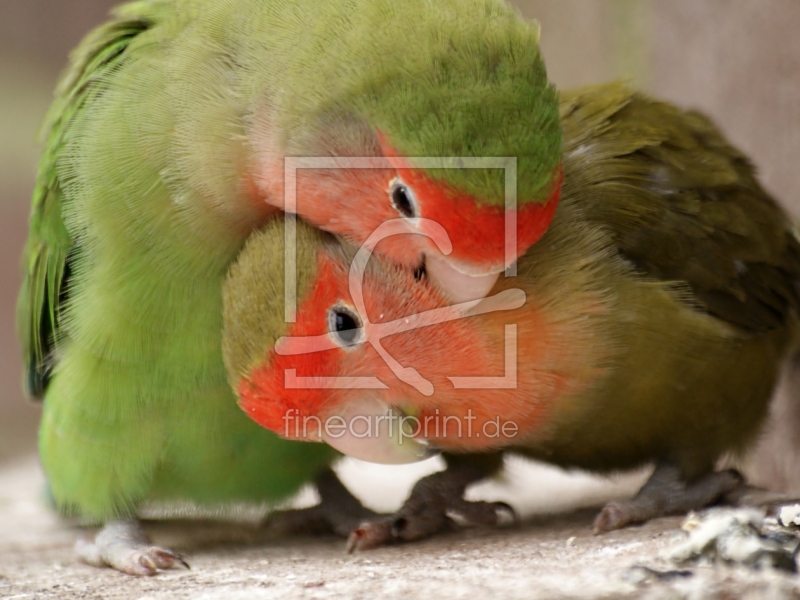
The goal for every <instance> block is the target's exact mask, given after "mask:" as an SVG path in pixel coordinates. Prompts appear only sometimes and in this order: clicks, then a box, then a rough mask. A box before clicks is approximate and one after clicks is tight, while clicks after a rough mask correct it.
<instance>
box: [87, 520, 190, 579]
mask: <svg viewBox="0 0 800 600" xmlns="http://www.w3.org/2000/svg"><path fill="white" fill-rule="evenodd" d="M75 551H76V552H77V554H78V557H79V558H80V559H81V560H82V561H83V562H85V563H87V564H90V565H93V566H95V567H111V568H112V569H116V570H117V571H120V572H122V573H127V574H129V575H139V576H144V575H147V576H149V575H155V574H156V573H158V571H160V570H163V569H171V568H172V567H176V566H182V567H184V568H186V569H188V568H189V564H188V563H187V562H186V561H185V560H184V559H183V557H182V556H181V555H180V554H176V553H175V552H172V551H171V550H167V549H165V548H159V547H158V546H152V545H150V543H149V541H148V540H147V537H146V536H145V535H144V532H143V531H142V529H141V527H140V526H139V523H138V522H137V521H135V520H126V521H111V522H109V523H106V525H105V527H103V529H101V530H100V532H99V533H98V534H97V535H96V536H95V538H94V542H90V541H88V540H78V542H77V543H76V544H75Z"/></svg>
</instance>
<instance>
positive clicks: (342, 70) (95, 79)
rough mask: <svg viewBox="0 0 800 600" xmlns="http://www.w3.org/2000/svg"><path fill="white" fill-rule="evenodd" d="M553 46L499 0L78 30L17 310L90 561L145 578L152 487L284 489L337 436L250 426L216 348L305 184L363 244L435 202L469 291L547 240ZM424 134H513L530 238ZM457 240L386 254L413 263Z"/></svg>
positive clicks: (35, 388) (298, 0)
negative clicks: (242, 264)
mask: <svg viewBox="0 0 800 600" xmlns="http://www.w3.org/2000/svg"><path fill="white" fill-rule="evenodd" d="M537 42H538V27H537V26H535V25H534V24H529V23H526V22H524V21H523V20H522V19H521V18H520V17H519V16H518V15H517V14H516V13H515V12H514V11H513V10H512V9H511V8H509V7H508V6H506V5H505V4H504V3H503V2H501V1H500V0H441V1H438V2H430V1H429V0H403V1H402V2H397V1H396V0H342V1H337V2H327V1H323V0H261V1H254V0H142V1H138V2H131V3H129V4H125V5H123V6H122V7H120V8H118V9H117V10H116V12H115V13H114V17H113V18H112V19H111V20H110V21H109V22H107V23H106V24H104V25H102V26H101V27H99V28H97V29H96V30H95V31H94V32H92V33H91V34H89V35H88V37H87V38H86V39H85V40H84V41H83V42H82V44H81V45H80V47H79V48H78V49H77V50H76V52H75V53H74V55H73V57H72V63H71V66H70V67H69V69H68V71H67V73H66V75H65V76H64V78H63V80H62V82H61V84H60V87H59V88H58V90H57V93H56V99H55V102H54V104H53V107H52V109H51V110H50V112H49V114H48V117H47V120H46V124H45V128H44V135H45V141H46V148H45V151H44V155H43V158H42V161H41V164H40V169H39V174H38V180H37V186H36V190H35V193H34V198H33V208H32V216H31V224H30V236H29V240H28V244H27V246H26V250H25V275H26V278H25V282H24V285H23V289H22V292H21V296H20V300H19V310H18V321H19V333H20V337H21V340H22V343H23V352H24V355H25V359H26V362H27V365H28V376H27V381H28V387H29V391H30V395H31V396H33V397H35V398H40V399H43V402H44V412H43V417H42V423H41V431H40V441H39V446H40V454H41V461H42V465H43V467H44V470H45V472H46V475H47V479H48V482H49V486H50V490H51V491H52V497H53V499H54V501H55V504H56V505H57V506H58V507H59V508H60V509H61V510H62V511H65V512H69V513H77V514H80V515H84V516H87V517H92V518H95V519H98V520H101V521H103V522H105V523H109V527H107V528H106V530H104V531H103V532H102V533H101V534H100V535H98V537H97V538H96V540H95V544H93V545H91V544H87V545H83V546H82V547H81V549H80V552H81V555H82V556H83V557H84V558H86V559H87V560H89V561H90V562H93V563H98V564H102V563H105V564H109V565H111V566H113V567H116V568H117V569H120V570H123V571H127V572H130V573H144V574H151V573H153V572H155V571H156V570H157V569H158V568H160V567H165V566H170V565H172V564H174V563H175V562H176V561H177V560H178V557H177V556H176V555H174V554H173V553H170V552H169V551H165V550H162V549H158V548H150V547H149V546H148V545H147V543H146V540H144V538H143V536H142V535H141V532H140V531H139V529H138V528H137V524H136V522H135V521H133V520H132V519H133V518H134V517H135V515H136V510H137V507H139V506H140V504H141V503H142V502H143V501H145V500H151V499H174V500H181V501H192V502H196V503H199V504H204V505H209V504H219V503H226V502H231V501H244V500H252V501H272V500H279V499H283V498H285V497H286V496H287V495H289V494H291V493H292V492H294V491H295V490H296V489H297V488H298V487H299V486H300V485H301V484H302V483H303V482H305V481H307V480H309V479H310V478H311V477H312V475H313V474H314V473H315V472H317V470H318V469H319V468H320V467H321V466H323V465H326V464H328V463H329V462H330V461H331V460H332V459H333V457H334V456H335V454H334V453H333V452H332V451H331V450H330V449H329V448H325V447H323V446H314V445H307V444H306V445H302V444H295V443H292V442H286V441H284V440H281V439H279V438H278V437H277V436H275V435H273V434H272V433H269V432H266V431H264V430H263V429H261V428H259V427H258V426H257V425H256V424H254V423H253V422H251V421H250V420H249V419H248V418H247V417H246V416H245V415H244V414H243V413H242V412H241V411H240V410H239V409H238V408H237V406H236V400H235V396H234V394H233V393H232V392H231V390H230V388H229V387H228V383H227V378H226V375H225V370H224V367H223V362H222V351H221V328H222V298H221V283H222V280H223V278H224V276H225V273H226V271H227V269H228V266H229V264H230V263H231V262H232V261H233V259H234V258H235V257H236V255H237V253H238V252H239V249H240V247H241V246H242V244H243V243H244V241H245V240H246V239H247V237H248V236H249V235H250V233H251V231H252V230H253V229H254V228H256V227H258V226H260V225H262V224H263V223H265V222H266V221H268V220H269V219H271V218H277V217H279V216H280V215H281V214H282V213H281V209H282V208H283V207H284V206H285V205H286V202H285V200H284V194H285V193H286V194H287V195H288V194H289V192H288V188H289V187H290V186H289V183H290V182H291V183H292V186H291V187H292V189H293V190H294V192H296V193H294V194H293V195H292V196H291V200H292V203H291V204H292V207H293V208H294V210H296V211H297V212H298V213H300V214H301V215H305V216H308V217H309V219H311V220H312V221H313V222H315V224H317V225H318V226H321V227H327V228H328V229H330V230H331V231H334V232H335V233H339V234H342V235H350V236H352V237H354V238H355V239H356V240H357V241H362V240H361V238H363V237H364V236H367V235H368V230H369V228H370V227H374V226H376V225H379V224H380V223H381V222H382V221H383V220H385V219H386V218H391V219H394V218H397V217H398V215H404V216H405V217H406V220H407V223H408V226H409V227H410V228H412V229H413V227H415V226H416V225H417V224H418V223H419V222H420V221H419V219H416V216H418V215H420V214H422V215H424V216H427V217H436V215H437V214H440V213H441V219H440V222H441V223H442V225H443V226H444V227H445V229H447V228H449V237H450V241H451V243H452V246H453V252H452V254H451V256H448V257H444V255H442V256H438V255H437V256H436V257H433V258H432V259H431V261H432V264H431V273H437V272H445V273H447V272H448V269H449V267H448V264H449V263H448V261H451V260H452V262H453V264H454V265H456V267H457V268H455V269H454V270H453V269H450V270H451V271H453V272H452V273H451V277H450V278H449V279H447V278H443V279H442V283H443V286H444V287H445V288H447V287H448V285H451V284H452V290H453V295H454V297H459V295H463V294H466V295H467V296H473V297H477V296H479V295H481V293H482V292H485V291H486V290H485V289H484V288H485V286H486V281H489V282H490V283H491V282H492V281H494V279H495V278H496V277H497V272H498V271H501V270H502V269H503V267H504V266H505V264H506V263H507V262H508V258H509V257H511V259H512V260H513V258H515V256H516V255H517V254H518V253H519V252H520V251H524V248H523V247H522V246H523V245H524V244H530V243H533V241H534V239H535V237H536V235H539V234H540V233H541V231H543V229H544V227H545V226H546V223H547V222H549V219H550V217H551V215H552V210H553V209H554V207H555V204H556V202H557V199H558V192H559V187H560V166H559V163H560V159H561V157H560V151H559V148H560V129H559V127H558V114H557V100H556V93H555V90H554V89H553V87H552V86H551V85H550V84H549V83H548V81H547V77H546V74H545V69H544V65H543V63H542V60H541V57H540V54H539V50H538V46H537ZM489 106H492V107H494V108H493V109H492V110H487V107H489ZM520 125H524V126H522V127H521V126H520ZM521 132H522V133H521ZM287 156H291V157H312V158H314V157H322V159H328V163H326V164H323V165H322V167H323V168H307V167H308V166H309V165H301V166H300V168H299V169H298V170H296V171H291V169H290V166H291V165H290V161H285V160H284V159H285V157H287ZM414 156H422V157H428V156H432V157H442V156H444V157H452V156H455V157H464V156H466V157H481V156H489V157H497V156H501V157H502V156H519V157H520V164H521V165H524V166H525V170H524V175H523V176H522V177H521V178H520V183H519V198H520V204H519V211H518V218H519V222H520V223H528V222H530V223H531V226H530V227H528V228H526V231H530V232H531V233H532V234H533V235H532V236H527V237H525V236H522V235H521V236H519V240H518V242H519V244H520V246H519V247H516V248H510V249H507V248H505V246H504V245H503V241H502V240H503V236H502V235H501V233H502V231H503V224H504V219H505V214H506V207H505V204H504V202H505V199H504V195H503V181H504V180H503V174H502V173H503V171H502V170H497V169H463V170H448V171H442V170H437V169H436V168H435V167H436V164H434V168H431V167H430V164H429V165H428V166H426V167H424V168H423V167H421V166H418V165H417V166H415V164H414V163H413V161H411V162H409V160H406V158H405V157H414ZM340 157H357V158H365V159H368V160H367V162H369V164H368V166H370V167H377V168H367V169H364V168H362V166H363V165H358V166H356V167H355V168H349V167H348V165H347V164H344V163H336V164H334V166H335V167H336V166H343V167H344V168H330V159H331V158H334V159H337V160H338V159H339V158H340ZM370 161H371V162H370ZM323 162H324V161H323ZM346 162H347V161H345V163H346ZM294 164H295V166H296V165H297V163H296V162H295V163H294ZM437 164H438V163H437ZM315 165H316V166H319V163H313V164H311V165H310V166H311V167H314V166H315ZM285 188H286V189H285ZM512 210H515V214H516V209H513V208H512ZM459 228H461V230H460V231H459V230H458V229H459ZM537 231H538V232H539V233H538V234H537ZM417 237H419V238H420V239H421V240H424V241H425V242H426V243H427V241H428V240H427V238H424V237H422V236H417ZM446 242H447V240H443V239H439V240H438V243H437V244H433V243H430V244H429V245H428V246H420V245H416V246H415V245H414V244H411V245H410V246H409V245H407V244H404V245H402V246H397V247H389V246H387V247H385V248H384V247H381V248H378V251H380V252H383V253H385V254H387V255H389V256H391V257H392V258H393V259H394V260H399V261H403V262H405V263H408V264H410V265H412V266H414V267H415V268H416V267H419V266H420V265H421V264H422V263H423V261H425V254H426V253H428V254H431V253H436V252H438V249H437V248H438V247H441V246H442V244H445V245H446ZM409 248H411V250H409ZM481 248H483V249H481ZM520 248H521V250H520ZM459 261H460V262H459ZM433 263H436V264H433ZM462 263H463V264H462ZM437 265H438V266H439V268H438V270H437ZM465 265H466V266H465ZM473 267H474V269H473ZM459 269H461V270H459ZM470 269H473V270H474V272H473V271H470ZM462 271H468V272H467V273H466V274H464V273H462ZM462 275H463V277H462ZM459 278H461V279H463V280H464V281H466V282H467V283H466V284H465V285H461V284H460V283H459V281H460V279H459ZM473 280H474V281H475V282H478V283H477V284H476V285H474V286H473V285H472V282H473ZM454 281H455V283H453V282H454ZM448 282H449V283H448ZM462 283H463V282H462ZM487 289H488V288H487ZM273 319H274V320H275V322H276V323H277V322H279V321H281V320H282V319H283V314H282V313H277V312H276V313H275V314H274V315H273Z"/></svg>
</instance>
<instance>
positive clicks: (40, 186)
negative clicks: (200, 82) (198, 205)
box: [17, 2, 153, 398]
mask: <svg viewBox="0 0 800 600" xmlns="http://www.w3.org/2000/svg"><path fill="white" fill-rule="evenodd" d="M152 6H153V3H150V2H135V3H132V4H128V5H125V6H123V7H120V8H119V9H117V11H116V12H115V18H114V19H112V20H111V21H109V22H107V23H106V24H104V25H103V26H101V27H99V28H97V29H95V30H94V31H93V32H92V33H91V34H89V35H88V36H87V37H86V38H85V39H84V41H83V42H82V43H81V45H80V46H79V47H78V48H77V49H76V50H75V51H74V53H73V55H72V59H71V64H70V67H69V69H68V70H67V71H66V72H65V74H64V75H63V77H62V80H61V82H60V84H59V86H58V88H57V89H56V98H55V100H54V102H53V105H52V107H51V108H50V110H49V112H48V114H47V116H46V118H45V122H44V125H43V127H42V136H43V139H44V142H45V144H46V145H45V150H44V153H43V155H42V159H41V161H40V163H39V170H38V174H37V180H36V187H35V189H34V193H33V201H32V208H31V218H30V229H29V235H28V241H27V244H26V246H25V253H24V260H25V263H24V269H25V280H24V283H23V286H22V290H21V292H20V297H19V302H18V307H17V328H18V335H19V337H20V340H21V341H22V347H23V353H24V358H25V361H26V363H27V366H28V368H27V373H28V377H27V388H28V393H29V394H30V395H31V396H33V397H37V398H39V397H41V396H42V394H43V392H44V388H45V386H46V383H47V379H48V370H49V368H50V364H49V363H50V360H49V357H48V355H49V353H50V352H51V350H52V343H53V341H54V338H57V337H58V328H57V323H58V318H59V309H60V305H61V304H62V302H63V300H64V296H65V293H66V289H65V285H64V284H65V281H66V279H67V277H66V275H67V273H68V265H67V256H68V254H69V251H70V247H71V245H72V240H71V238H70V235H69V233H68V232H67V229H66V227H65V225H64V221H63V218H62V214H61V202H62V197H63V192H62V182H61V180H60V177H59V174H58V169H57V163H58V160H59V159H60V155H61V152H62V150H63V148H64V146H65V144H66V143H67V141H68V138H69V134H70V126H71V124H72V122H73V119H74V118H75V116H76V115H77V114H78V113H79V112H80V111H82V110H83V109H84V107H85V106H86V104H87V103H89V102H91V99H92V97H93V95H94V94H96V93H97V92H98V90H97V88H96V87H95V86H94V85H93V82H94V81H95V80H96V79H97V78H98V77H99V76H101V75H102V74H103V73H104V72H108V71H111V70H113V69H114V67H115V65H116V62H117V60H118V58H119V56H120V55H121V54H122V53H124V52H125V49H126V48H127V46H128V44H129V43H130V41H131V40H132V39H133V38H135V37H136V36H137V35H138V34H139V33H141V32H142V31H145V30H146V29H148V28H149V27H150V26H151V24H152V19H151V17H150V15H149V14H148V13H149V9H151V8H152Z"/></svg>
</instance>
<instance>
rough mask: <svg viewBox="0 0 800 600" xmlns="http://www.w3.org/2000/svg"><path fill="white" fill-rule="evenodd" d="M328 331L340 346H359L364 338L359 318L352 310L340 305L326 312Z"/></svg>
mask: <svg viewBox="0 0 800 600" xmlns="http://www.w3.org/2000/svg"><path fill="white" fill-rule="evenodd" d="M328 331H330V333H331V335H332V336H333V339H334V340H336V343H337V344H339V345H340V346H353V345H355V344H360V343H361V342H362V341H363V337H364V328H363V324H362V323H361V318H360V317H359V316H358V315H357V314H356V313H355V312H354V311H353V310H352V309H350V308H348V307H346V306H342V305H337V306H333V307H331V308H330V309H329V310H328Z"/></svg>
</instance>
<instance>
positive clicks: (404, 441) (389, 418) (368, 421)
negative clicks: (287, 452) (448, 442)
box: [320, 398, 438, 465]
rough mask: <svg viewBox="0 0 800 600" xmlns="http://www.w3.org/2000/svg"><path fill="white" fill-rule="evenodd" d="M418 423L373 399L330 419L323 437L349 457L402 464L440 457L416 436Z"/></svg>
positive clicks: (324, 429) (355, 405)
mask: <svg viewBox="0 0 800 600" xmlns="http://www.w3.org/2000/svg"><path fill="white" fill-rule="evenodd" d="M412 421H413V420H412ZM415 424H416V421H414V422H413V423H412V422H409V419H408V418H407V417H405V416H403V415H402V414H401V413H400V412H399V411H397V410H395V409H393V408H390V407H389V406H387V405H386V404H384V403H383V402H381V401H380V400H376V399H372V398H370V399H363V400H357V401H354V402H350V403H349V404H347V405H346V406H345V408H344V410H343V411H337V414H335V415H333V416H331V417H328V418H327V419H326V420H325V423H324V424H323V426H322V433H321V436H320V437H321V439H322V441H324V442H326V443H328V444H329V445H330V446H332V447H333V448H335V449H336V450H338V451H339V452H341V453H342V454H345V455H346V456H351V457H353V458H357V459H359V460H364V461H367V462H374V463H380V464H386V465H400V464H406V463H412V462H418V461H421V460H425V459H427V458H430V457H431V456H435V455H436V454H438V452H437V451H434V450H433V449H432V448H430V447H429V446H428V445H427V444H426V443H425V442H424V441H420V440H419V439H417V438H415V437H414V433H415V430H416V427H415Z"/></svg>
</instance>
